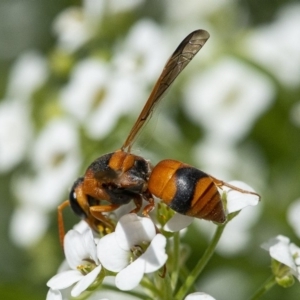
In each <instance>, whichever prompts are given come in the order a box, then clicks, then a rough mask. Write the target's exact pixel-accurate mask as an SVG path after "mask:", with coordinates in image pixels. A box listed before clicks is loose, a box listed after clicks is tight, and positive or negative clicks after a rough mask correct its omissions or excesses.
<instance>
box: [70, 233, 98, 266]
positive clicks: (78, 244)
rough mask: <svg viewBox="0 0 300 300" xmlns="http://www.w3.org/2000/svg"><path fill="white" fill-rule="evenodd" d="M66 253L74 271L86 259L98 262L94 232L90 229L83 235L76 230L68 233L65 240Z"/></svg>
mask: <svg viewBox="0 0 300 300" xmlns="http://www.w3.org/2000/svg"><path fill="white" fill-rule="evenodd" d="M64 251H65V256H66V260H67V261H68V264H69V266H70V267H71V268H72V269H74V270H76V268H77V266H78V265H81V264H82V261H83V260H85V259H93V260H94V261H95V259H96V260H97V256H96V245H95V242H94V239H93V234H92V231H91V230H90V229H89V230H87V231H85V232H84V233H82V234H81V233H79V232H77V231H76V230H70V231H68V232H67V234H66V235H65V239H64ZM95 262H96V263H97V261H95Z"/></svg>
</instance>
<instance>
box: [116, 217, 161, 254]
mask: <svg viewBox="0 0 300 300" xmlns="http://www.w3.org/2000/svg"><path fill="white" fill-rule="evenodd" d="M115 233H116V239H117V242H118V244H119V246H120V247H121V248H122V249H124V250H127V251H129V250H130V248H131V247H132V246H134V245H139V244H141V243H142V242H150V241H151V240H152V239H153V238H154V236H155V235H156V230H155V226H154V224H153V222H152V221H151V219H149V218H142V217H139V216H137V215H136V214H127V215H125V216H123V217H122V218H121V219H120V220H119V222H118V224H117V226H116V230H115Z"/></svg>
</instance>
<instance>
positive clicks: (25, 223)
mask: <svg viewBox="0 0 300 300" xmlns="http://www.w3.org/2000/svg"><path fill="white" fill-rule="evenodd" d="M78 152H79V151H78V136H77V131H76V127H74V125H73V123H72V122H68V121H66V120H62V119H57V120H53V121H51V122H49V123H48V124H47V126H46V127H45V128H44V129H43V130H42V131H41V133H40V135H39V136H38V138H37V140H36V141H35V143H34V145H33V149H32V151H31V154H32V155H31V161H32V165H33V167H34V171H35V175H34V176H32V177H29V176H28V175H27V176H18V177H15V180H14V182H13V183H14V190H13V192H14V194H15V196H16V198H17V199H18V202H19V203H20V206H19V207H18V208H17V210H16V211H15V212H14V214H13V218H12V220H11V232H10V233H11V235H12V237H13V240H14V241H15V242H16V243H17V244H18V245H21V246H29V245H32V243H34V242H36V241H37V240H38V239H39V238H40V237H41V236H42V234H43V233H44V232H45V230H46V228H47V225H48V213H49V211H52V210H53V208H54V207H56V206H57V205H58V203H59V202H60V201H61V199H62V197H64V195H65V193H66V190H67V189H68V188H69V186H70V184H71V183H72V182H73V181H74V179H75V178H76V176H77V175H76V174H78V170H79V166H80V158H79V153H78ZM40 220H41V222H40V223H38V224H41V226H35V225H34V224H37V223H34V222H35V221H40ZM20 228H21V230H20Z"/></svg>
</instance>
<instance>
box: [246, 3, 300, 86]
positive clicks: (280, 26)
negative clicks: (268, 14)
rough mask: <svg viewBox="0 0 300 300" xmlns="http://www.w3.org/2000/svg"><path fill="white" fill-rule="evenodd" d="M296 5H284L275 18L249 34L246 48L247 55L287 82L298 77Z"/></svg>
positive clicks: (299, 48)
mask: <svg viewBox="0 0 300 300" xmlns="http://www.w3.org/2000/svg"><path fill="white" fill-rule="evenodd" d="M299 27H300V5H299V3H297V4H296V2H295V3H294V4H290V5H286V6H284V7H283V8H282V9H281V10H280V11H279V15H278V18H277V19H276V20H275V21H274V22H273V23H271V24H268V25H265V26H262V27H260V28H258V29H256V30H255V31H252V33H251V34H250V35H249V38H248V39H247V40H246V45H245V46H246V49H247V50H246V51H247V53H248V55H249V56H250V57H252V58H253V59H255V60H256V61H257V62H258V63H260V64H261V65H262V66H264V67H266V68H267V69H268V70H270V71H271V72H272V73H273V74H274V75H275V76H276V77H277V78H278V79H279V80H281V81H282V82H283V83H284V84H286V85H289V86H295V85H298V84H299V82H300V81H299V80H300V76H299V74H300V56H299V52H300V35H299Z"/></svg>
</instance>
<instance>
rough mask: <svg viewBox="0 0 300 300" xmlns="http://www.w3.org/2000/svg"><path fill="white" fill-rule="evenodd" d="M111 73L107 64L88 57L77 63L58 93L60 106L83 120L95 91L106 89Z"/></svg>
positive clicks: (91, 103)
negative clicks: (68, 79)
mask: <svg viewBox="0 0 300 300" xmlns="http://www.w3.org/2000/svg"><path fill="white" fill-rule="evenodd" d="M110 77H111V74H110V73H109V69H108V65H107V64H106V63H105V62H103V61H101V60H96V59H92V58H88V59H85V60H82V61H80V62H79V63H77V65H76V67H75V68H74V69H73V71H72V74H71V78H70V81H69V82H68V84H67V85H66V86H65V87H63V88H62V90H61V93H60V99H61V105H62V107H63V108H64V109H65V110H66V111H67V112H68V113H70V114H72V115H73V117H75V118H77V119H78V120H79V121H80V122H85V121H86V120H87V116H88V114H89V113H90V111H91V109H92V106H93V104H94V102H95V100H96V97H97V93H99V92H100V91H101V90H105V89H106V85H107V82H108V81H109V78H110Z"/></svg>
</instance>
